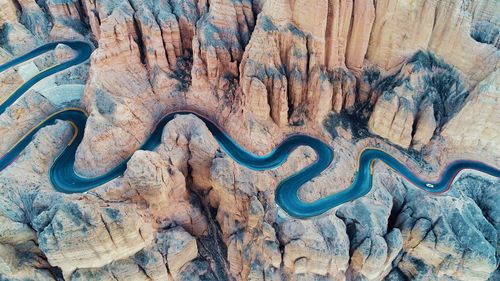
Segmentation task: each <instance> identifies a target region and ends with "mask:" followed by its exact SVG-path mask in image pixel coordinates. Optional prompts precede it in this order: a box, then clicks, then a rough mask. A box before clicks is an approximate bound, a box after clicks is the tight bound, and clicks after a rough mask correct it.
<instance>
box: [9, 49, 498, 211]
mask: <svg viewBox="0 0 500 281" xmlns="http://www.w3.org/2000/svg"><path fill="white" fill-rule="evenodd" d="M58 44H65V45H68V46H69V47H71V48H72V49H73V50H74V51H76V56H74V57H73V58H72V59H70V60H68V61H66V62H64V63H61V64H58V65H56V66H53V67H51V68H49V69H47V70H45V71H43V72H41V73H39V74H37V75H36V76H35V77H33V78H31V79H30V80H28V81H26V82H25V83H24V84H23V85H21V86H20V87H19V88H18V89H17V90H16V91H14V92H13V93H12V94H11V95H10V96H9V97H8V98H7V99H5V100H4V101H3V102H2V103H1V104H0V114H2V113H3V112H4V111H5V110H6V109H7V108H8V107H9V106H10V105H12V104H13V103H14V102H15V101H16V100H17V99H19V98H20V97H21V96H22V95H23V94H24V93H25V92H26V91H27V90H28V89H29V88H30V87H32V86H33V85H34V84H35V83H37V82H38V81H40V80H41V79H43V78H45V77H47V76H49V75H52V74H55V73H57V72H60V71H63V70H65V69H67V68H69V67H72V66H74V65H77V64H80V63H83V62H85V61H86V60H87V59H88V58H89V57H90V55H91V53H92V46H91V45H90V44H89V43H86V42H82V41H63V42H54V43H49V44H46V45H43V46H41V47H39V48H37V49H35V50H33V51H31V52H30V53H28V54H25V55H23V56H20V57H18V58H16V59H13V60H11V61H9V62H7V63H5V64H3V65H0V72H2V71H5V70H6V69H8V68H10V67H14V66H16V65H18V64H20V63H22V62H25V61H27V60H30V59H32V58H34V57H36V56H38V55H40V54H43V53H45V52H48V51H51V50H53V49H55V48H56V46H57V45H58ZM178 114H194V115H196V116H197V117H198V118H200V119H202V120H203V121H204V122H205V124H206V125H207V127H208V129H209V130H210V132H211V133H212V134H213V136H214V137H215V139H216V140H217V142H218V143H219V144H220V146H221V147H222V148H223V149H224V150H225V151H226V153H227V154H229V155H230V156H231V157H232V158H233V159H234V160H235V161H236V162H238V163H239V164H241V165H243V166H245V167H248V168H250V169H253V170H269V169H273V168H276V167H278V166H280V165H281V164H283V163H284V162H285V161H286V159H287V158H288V156H289V155H290V153H291V152H292V151H293V150H295V149H296V148H297V147H299V146H303V145H305V146H309V147H311V148H312V149H314V151H315V152H316V154H317V160H316V161H315V162H314V163H312V164H311V165H309V166H307V167H306V168H304V169H303V170H301V171H299V172H297V173H296V174H294V175H292V176H290V177H288V178H286V179H284V180H283V181H282V182H280V183H279V184H278V187H277V189H276V197H275V199H276V203H277V204H278V205H279V206H280V207H281V208H283V209H284V210H285V211H286V212H287V213H288V214H289V215H291V216H294V217H298V218H308V217H312V216H317V215H320V214H322V213H324V212H326V211H328V210H330V209H331V208H334V207H336V206H338V205H340V204H342V203H345V202H347V201H351V200H354V199H357V198H359V197H361V196H364V195H366V194H367V193H368V192H369V191H370V189H371V186H372V180H373V170H372V165H373V163H374V161H377V160H380V161H382V162H384V163H385V164H386V165H388V166H389V167H391V168H392V169H393V170H394V171H396V172H397V173H399V174H400V175H402V176H403V177H405V178H406V179H407V180H408V181H409V182H411V183H412V184H413V185H415V186H416V187H418V188H420V189H423V190H425V191H427V192H429V193H442V192H445V191H447V190H448V189H449V188H450V186H451V184H452V182H453V180H454V178H455V177H456V176H457V174H458V173H459V172H460V171H462V170H464V169H474V170H477V171H480V172H483V173H487V174H489V175H492V176H495V177H500V170H499V169H497V168H495V167H492V166H489V165H487V164H485V163H482V162H476V161H470V160H459V161H455V162H452V163H451V164H449V165H448V166H447V167H445V168H444V170H443V171H442V173H441V176H440V178H439V180H437V181H435V182H428V181H425V180H422V179H421V178H419V177H417V176H416V175H415V174H414V173H412V172H411V171H410V170H409V169H408V167H406V166H405V165H404V164H402V163H401V162H399V161H398V160H397V159H396V158H394V157H393V156H391V155H390V154H388V153H386V152H384V151H381V150H378V149H371V148H370V149H365V150H363V152H362V153H361V154H360V156H359V163H358V170H357V172H356V176H355V178H354V181H353V183H352V184H351V185H350V186H349V187H347V188H346V189H344V190H342V191H340V192H338V193H335V194H332V195H329V196H326V197H324V198H321V199H319V200H316V201H314V202H310V203H308V202H304V201H302V200H300V198H299V197H298V191H299V189H300V187H301V186H302V185H303V184H305V183H306V182H308V181H310V180H311V179H313V178H315V177H316V176H318V175H319V174H321V172H323V171H324V170H325V169H326V168H327V167H328V166H330V164H331V163H332V160H333V148H331V147H330V146H328V145H327V144H325V143H324V142H322V141H321V140H319V139H316V138H313V137H310V136H306V135H293V136H290V137H288V138H287V139H285V140H284V141H283V142H282V143H280V144H279V145H278V146H277V147H276V148H275V149H274V150H273V151H271V152H270V153H269V154H267V155H265V156H257V155H254V154H252V153H250V152H248V151H246V150H245V149H243V148H242V147H241V146H239V145H238V144H237V143H236V142H235V141H234V140H233V139H231V138H230V137H229V136H228V135H227V134H226V133H225V132H223V131H222V130H221V129H220V128H219V127H218V126H217V125H216V124H215V123H214V122H212V121H210V120H209V119H207V118H206V117H204V116H203V115H201V114H199V113H196V112H192V111H177V112H172V113H169V114H168V115H166V116H165V117H163V118H162V119H161V120H160V122H158V124H157V125H156V127H155V129H154V131H153V132H152V133H151V135H150V137H149V138H148V139H147V140H146V141H145V142H144V144H143V145H142V146H141V148H140V149H142V150H154V149H155V148H156V147H157V146H158V145H159V144H160V142H161V134H162V131H163V127H164V126H165V125H166V124H167V123H168V122H169V121H170V120H172V119H173V118H174V117H175V116H176V115H178ZM56 120H66V121H68V122H70V124H71V125H72V127H73V129H74V132H73V138H72V139H71V141H70V142H69V144H68V146H67V148H66V149H65V150H64V151H63V152H62V154H61V155H59V157H58V158H57V159H56V160H55V162H54V164H53V165H52V167H51V169H50V172H49V177H50V181H51V182H52V184H53V186H54V188H55V189H56V190H58V191H60V192H65V193H76V192H85V191H87V190H90V189H92V188H95V187H97V186H99V185H102V184H104V183H106V182H108V181H110V180H112V179H114V178H116V177H119V176H121V175H123V173H124V172H125V169H126V165H127V161H128V159H127V160H125V161H123V162H122V163H121V164H119V165H118V166H116V167H115V168H114V169H113V170H111V171H109V172H108V173H106V174H104V175H101V176H99V177H95V178H85V177H81V176H79V175H78V174H77V173H76V172H75V170H74V168H73V167H74V162H75V154H76V150H77V148H78V145H79V144H80V142H81V141H82V139H83V135H84V128H85V124H86V121H87V113H86V112H85V111H83V110H82V109H78V108H68V109H64V110H61V111H59V112H56V113H54V114H52V115H50V116H49V117H47V118H46V119H45V120H43V121H42V122H40V123H39V124H38V125H37V126H35V128H33V129H32V130H31V131H29V132H28V133H27V134H26V135H24V137H23V138H22V139H21V140H20V141H18V142H17V143H16V144H15V145H14V146H13V147H12V148H11V149H10V150H9V151H8V152H7V153H6V154H5V155H3V156H2V157H1V158H0V171H1V170H3V169H5V168H6V167H7V166H8V165H10V164H11V163H12V162H13V161H14V160H15V159H16V157H17V156H18V155H19V154H20V153H21V152H22V150H23V149H24V148H25V147H26V146H27V145H28V144H29V143H30V141H31V140H32V138H33V136H34V135H35V134H36V133H37V132H38V130H40V129H41V128H43V127H45V126H48V125H51V124H54V122H55V121H56Z"/></svg>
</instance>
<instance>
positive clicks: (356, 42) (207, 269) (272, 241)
mask: <svg viewBox="0 0 500 281" xmlns="http://www.w3.org/2000/svg"><path fill="white" fill-rule="evenodd" d="M499 8H500V6H499V2H498V1H496V0H467V1H465V0H458V1H456V0H442V1H438V0H427V1H424V0H416V1H404V0H378V1H372V0H366V1H362V0H348V1H344V0H328V1H325V0H313V1H311V0H295V1H290V0H267V1H264V0H130V1H121V0H82V1H77V0H46V1H35V0H17V1H13V0H0V64H1V63H4V62H6V61H8V60H10V59H12V58H14V57H16V56H18V55H21V54H23V53H25V52H28V51H29V50H32V49H34V48H35V47H37V46H40V45H42V44H44V43H46V42H51V41H55V40H74V39H78V40H85V41H87V42H91V43H92V44H93V45H94V46H95V50H94V51H93V54H92V56H91V58H90V60H89V61H88V62H86V63H83V64H81V65H79V66H75V67H72V68H70V69H67V70H65V71H63V72H60V73H58V74H56V75H54V76H51V77H48V78H46V79H44V80H42V81H41V82H39V83H37V84H36V85H35V86H34V87H32V88H31V89H30V90H29V91H28V92H27V93H26V94H25V95H23V96H22V97H21V98H20V99H19V100H18V101H17V102H16V103H15V104H13V105H12V106H10V107H9V108H8V109H7V110H6V111H5V112H4V113H3V114H2V115H0V157H1V156H2V155H3V154H4V153H5V152H6V151H8V150H9V149H10V148H11V146H12V145H13V144H14V143H16V142H17V141H18V140H19V138H20V137H21V136H23V135H24V134H26V133H27V132H28V131H29V130H30V129H31V128H32V127H33V126H34V125H36V124H38V123H39V122H40V121H42V120H43V119H44V118H45V117H47V116H48V115H50V114H52V113H54V112H56V111H58V110H61V109H63V108H67V107H81V108H84V109H85V110H86V111H87V112H89V119H88V121H87V125H86V128H85V136H84V139H83V141H82V143H81V144H80V146H79V148H78V151H77V154H76V162H75V170H76V171H77V172H78V173H79V174H81V175H83V176H90V177H92V176H98V175H102V174H103V173H106V172H108V171H110V170H111V169H113V167H115V166H116V165H117V164H118V163H121V162H122V161H123V160H125V159H129V160H128V162H127V169H126V171H125V173H124V175H123V176H121V177H118V178H116V179H114V180H112V181H110V182H108V183H106V184H104V185H102V186H100V187H97V188H94V189H92V190H89V191H87V192H85V193H82V194H64V193H60V192H57V191H56V190H55V189H54V188H53V187H52V186H51V184H50V181H49V177H48V173H49V170H50V167H51V165H52V163H53V161H54V159H55V158H56V157H57V156H58V155H59V154H60V152H61V151H62V150H63V149H64V148H65V147H66V145H67V144H68V142H69V140H70V139H71V136H72V126H70V124H69V123H68V122H65V121H58V122H56V123H55V124H54V125H52V126H48V127H45V128H43V129H41V130H40V131H39V132H38V133H37V134H36V136H35V137H34V139H33V141H32V142H31V144H30V145H28V146H27V147H26V148H25V149H24V151H23V152H22V154H21V155H20V156H19V157H18V158H17V159H16V160H15V161H14V162H13V163H12V164H11V165H10V166H8V167H7V168H6V169H5V170H3V171H0V280H410V279H411V280H496V279H498V278H497V277H498V276H499V272H498V265H499V263H500V259H499V254H498V253H499V252H500V248H499V237H500V236H499V235H500V221H499V220H498V217H499V216H498V214H499V207H498V203H497V202H499V200H500V199H499V198H500V189H499V187H500V182H499V180H498V179H497V178H491V177H487V176H485V175H482V174H478V173H474V172H467V173H464V174H462V175H461V176H459V178H458V179H457V180H456V181H455V184H454V185H453V187H452V190H451V191H450V192H448V193H446V194H443V195H442V196H431V195H428V194H426V193H425V192H422V191H420V190H417V189H414V188H413V187H412V186H410V185H409V184H408V183H407V182H406V181H405V180H404V179H403V178H401V177H400V176H398V175H396V174H395V173H394V172H393V171H392V170H391V169H389V168H388V167H387V166H385V165H384V164H382V163H376V164H375V165H374V167H373V169H374V171H375V177H374V179H373V184H372V190H371V191H370V192H369V193H368V194H367V195H366V196H364V197H362V198H359V199H357V200H354V201H352V202H348V203H345V204H343V205H341V206H339V207H337V208H335V209H332V210H330V211H328V212H327V213H325V214H323V215H321V216H318V217H313V218H311V219H307V220H304V219H297V218H293V217H290V216H289V215H287V214H286V213H285V212H284V211H283V210H282V209H280V208H279V207H278V206H277V205H276V203H275V198H274V196H275V187H276V186H277V184H278V183H279V182H280V181H281V180H283V179H285V178H287V177H288V176H290V175H292V174H294V173H295V172H297V171H299V170H301V169H303V168H304V167H306V166H307V165H309V164H310V163H312V162H313V161H315V157H316V156H315V155H314V153H313V151H312V150H311V149H308V148H302V147H301V148H299V149H297V150H296V151H294V152H293V153H291V154H290V156H289V159H288V160H287V162H286V163H285V164H283V165H282V166H280V167H279V168H277V169H274V170H270V171H253V170H250V169H248V168H245V167H243V166H241V165H239V164H238V163H236V162H235V161H234V160H233V159H232V158H231V157H230V156H229V155H227V154H226V153H225V152H224V151H223V150H222V149H221V147H220V146H219V144H218V143H217V141H216V140H215V139H214V137H213V136H212V135H211V133H210V131H209V129H208V128H207V127H206V125H205V124H204V123H203V122H202V121H201V120H200V119H198V118H197V117H195V116H194V115H182V116H177V117H175V118H174V119H173V120H172V121H170V122H169V123H168V124H167V125H166V126H165V127H164V128H163V135H162V138H161V144H160V145H159V146H158V147H157V148H156V149H155V150H154V151H141V150H138V149H139V148H140V146H141V144H142V143H143V142H144V141H145V140H146V139H147V137H148V136H149V134H150V132H151V131H152V130H153V128H155V126H156V123H157V122H158V121H159V120H160V119H161V117H162V116H163V115H164V114H165V113H168V112H172V111H175V110H184V109H191V110H195V111H197V112H199V113H201V114H203V115H205V116H207V117H208V118H210V119H212V120H214V121H215V122H216V123H217V124H218V125H220V126H221V127H222V128H223V129H224V130H226V131H227V132H228V134H229V135H230V136H231V137H233V138H234V139H235V140H236V141H237V142H238V143H239V144H240V145H241V146H242V147H245V148H246V149H247V150H249V151H252V152H254V153H257V154H264V153H267V152H269V151H271V149H272V148H274V146H275V145H276V144H278V143H279V142H281V141H282V140H283V139H284V138H285V137H286V136H287V135H290V134H295V133H303V134H307V135H311V136H315V137H317V138H320V139H321V140H323V141H324V142H326V143H328V144H329V145H331V146H332V147H333V148H334V151H335V156H334V160H333V163H332V165H331V166H330V167H328V169H327V170H325V171H324V172H323V173H322V174H321V175H320V176H318V177H317V178H315V179H314V180H312V181H310V182H308V183H307V184H305V185H304V186H303V188H302V189H301V190H300V191H299V196H300V198H301V199H303V200H305V201H313V200H316V199H319V198H321V197H324V196H327V195H329V194H331V193H334V192H338V191H340V190H342V189H344V188H345V187H347V186H348V185H349V184H350V183H351V181H352V179H353V176H354V173H355V171H356V169H357V165H358V163H357V159H356V157H357V155H358V154H359V152H360V151H361V150H362V149H363V148H365V147H378V148H381V149H384V150H386V151H389V152H390V153H391V154H393V155H395V156H396V157H397V158H398V159H399V160H400V161H402V162H404V163H405V164H407V165H408V166H409V167H410V168H411V169H412V170H414V171H416V172H418V173H419V175H421V176H422V177H425V178H436V177H437V176H438V174H439V171H440V170H441V169H442V168H443V167H444V166H445V165H446V164H447V163H449V162H450V161H453V160H454V159H458V158H467V159H474V160H481V161H484V162H487V163H488V164H491V165H494V166H496V167H499V165H500V155H499V151H498V147H500V143H499V136H498V132H499V131H500V127H499V126H500V125H499V124H500V123H499V122H498V120H500V116H499V112H500V108H499V104H500V102H499V100H498V97H499V93H498V86H499V85H498V83H499V81H500V80H499V77H498V75H499V73H498V66H499V61H500V60H499V58H500V51H499V40H500V39H499V38H500V37H499V30H500V18H499V15H498V13H495V11H498V9H499ZM73 55H74V53H73V51H72V50H71V49H70V48H69V47H67V46H66V45H64V44H60V45H59V46H58V47H57V48H56V49H55V50H54V51H51V52H48V53H46V54H44V55H41V56H39V57H37V58H35V59H33V60H30V61H27V62H25V63H23V64H20V65H18V66H16V67H14V68H11V69H9V70H7V71H5V72H2V73H0V102H2V101H3V100H4V99H5V98H6V97H8V96H9V95H10V93H12V91H14V90H15V89H16V88H17V87H19V86H20V85H21V84H22V83H24V82H25V81H27V80H28V79H30V78H31V77H32V76H33V75H36V74H37V73H39V72H40V71H43V70H45V69H47V68H49V67H51V66H53V65H55V64H58V63H61V62H63V61H65V60H67V59H68V58H70V57H72V56H73Z"/></svg>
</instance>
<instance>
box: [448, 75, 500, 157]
mask: <svg viewBox="0 0 500 281" xmlns="http://www.w3.org/2000/svg"><path fill="white" fill-rule="evenodd" d="M499 75H500V73H499V71H495V72H493V73H491V74H490V76H488V77H487V78H486V79H485V80H483V81H481V82H480V83H479V84H478V85H477V86H476V87H475V88H474V90H473V91H472V92H471V94H470V96H469V98H468V99H467V101H466V102H465V105H464V107H463V109H462V110H461V111H460V112H459V113H458V114H457V116H456V117H455V118H453V119H452V120H451V121H450V122H449V123H448V124H446V126H445V127H444V129H443V133H442V135H443V137H445V138H446V139H447V141H449V145H450V146H455V147H462V148H464V149H466V150H468V151H471V152H472V151H478V150H483V151H489V152H491V153H494V154H495V155H496V156H497V157H498V150H497V149H494V148H495V147H499V145H500V143H498V141H499V138H498V132H499V128H498V126H499V125H498V122H495V120H499V118H500V116H499V114H500V108H499V105H498V104H499V103H498V99H499V96H500V95H499V93H500V84H499V83H500V82H499V81H500V78H499Z"/></svg>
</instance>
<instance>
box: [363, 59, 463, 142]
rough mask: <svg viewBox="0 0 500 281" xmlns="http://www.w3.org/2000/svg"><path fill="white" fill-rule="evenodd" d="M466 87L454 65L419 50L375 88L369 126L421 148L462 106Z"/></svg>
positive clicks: (397, 140) (387, 135) (374, 130)
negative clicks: (395, 72) (397, 70)
mask: <svg viewBox="0 0 500 281" xmlns="http://www.w3.org/2000/svg"><path fill="white" fill-rule="evenodd" d="M466 89H467V85H464V83H463V82H462V79H461V78H460V74H459V73H458V72H457V71H456V70H455V69H454V68H453V67H452V66H450V65H448V64H446V63H445V62H443V61H441V60H439V59H438V58H436V57H435V56H434V55H432V54H430V53H424V52H418V53H416V54H415V55H414V56H413V57H412V58H411V59H410V60H409V61H408V62H407V63H406V64H405V65H404V66H403V67H402V69H401V70H400V71H399V72H398V73H397V74H395V75H393V76H389V77H388V78H385V79H384V80H382V81H381V82H380V83H379V84H378V85H377V86H376V88H375V89H374V90H373V92H372V95H371V98H370V99H371V102H372V103H374V107H373V112H372V113H371V115H370V119H369V121H368V128H369V129H370V131H371V132H373V133H374V134H377V135H379V136H381V137H384V138H387V139H389V140H390V141H391V142H393V143H396V144H398V145H400V146H403V147H408V146H410V145H412V146H413V147H414V148H416V149H421V148H422V146H424V145H426V144H427V143H429V141H430V139H431V138H432V137H433V135H434V132H435V131H436V129H438V128H440V127H441V126H442V125H443V124H445V123H446V122H447V121H448V120H449V119H450V118H451V117H452V116H453V115H454V114H455V112H458V111H459V110H460V108H461V107H462V106H463V103H464V101H465V99H466V98H467V96H468V92H467V90H466Z"/></svg>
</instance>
